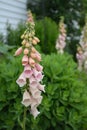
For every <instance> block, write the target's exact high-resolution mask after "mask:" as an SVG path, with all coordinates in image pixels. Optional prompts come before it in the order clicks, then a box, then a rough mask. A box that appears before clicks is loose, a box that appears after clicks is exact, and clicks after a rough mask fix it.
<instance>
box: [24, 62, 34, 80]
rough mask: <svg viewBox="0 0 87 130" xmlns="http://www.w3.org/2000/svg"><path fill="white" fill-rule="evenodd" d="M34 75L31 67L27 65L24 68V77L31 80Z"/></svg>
mask: <svg viewBox="0 0 87 130" xmlns="http://www.w3.org/2000/svg"><path fill="white" fill-rule="evenodd" d="M32 74H33V71H32V70H31V67H30V66H29V65H28V64H27V65H26V66H25V67H24V75H25V77H26V78H30V77H31V76H32Z"/></svg>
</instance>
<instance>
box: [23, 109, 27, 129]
mask: <svg viewBox="0 0 87 130" xmlns="http://www.w3.org/2000/svg"><path fill="white" fill-rule="evenodd" d="M26 111H27V108H26V107H24V117H23V130H26Z"/></svg>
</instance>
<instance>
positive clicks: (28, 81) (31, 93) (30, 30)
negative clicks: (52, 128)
mask: <svg viewBox="0 0 87 130" xmlns="http://www.w3.org/2000/svg"><path fill="white" fill-rule="evenodd" d="M34 27H35V24H34V20H33V16H32V13H31V12H30V11H29V12H28V19H27V21H26V30H25V32H24V34H23V35H22V36H21V38H22V46H21V47H19V48H18V49H17V50H16V52H15V56H18V55H20V54H21V53H23V58H22V65H23V67H24V70H23V72H22V73H21V74H20V76H19V78H18V79H17V80H16V83H17V84H18V85H19V86H20V87H22V88H23V89H24V93H23V99H22V102H21V103H22V104H23V105H24V106H25V107H30V113H31V114H32V115H33V116H34V118H36V117H37V116H38V114H39V113H40V112H39V111H38V109H37V107H38V106H39V104H41V101H42V96H41V92H42V91H43V92H45V90H44V86H45V85H42V84H41V81H42V79H43V66H41V65H40V64H39V62H40V61H41V54H40V53H39V52H38V51H37V50H36V49H35V45H37V43H39V42H40V40H39V39H38V38H37V37H36V36H35V29H34Z"/></svg>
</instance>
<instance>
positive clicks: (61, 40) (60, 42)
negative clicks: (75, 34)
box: [55, 17, 66, 54]
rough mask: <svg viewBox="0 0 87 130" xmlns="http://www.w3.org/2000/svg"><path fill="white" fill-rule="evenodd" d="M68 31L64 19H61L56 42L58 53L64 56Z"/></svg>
mask: <svg viewBox="0 0 87 130" xmlns="http://www.w3.org/2000/svg"><path fill="white" fill-rule="evenodd" d="M65 40H66V29H65V24H64V18H63V17H61V20H60V23H59V35H58V38H57V40H56V46H55V47H56V50H57V52H58V53H61V54H63V53H64V48H65V46H66V41H65Z"/></svg>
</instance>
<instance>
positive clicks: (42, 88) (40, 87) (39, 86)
mask: <svg viewBox="0 0 87 130" xmlns="http://www.w3.org/2000/svg"><path fill="white" fill-rule="evenodd" d="M44 87H45V85H42V84H39V85H38V89H39V90H41V91H43V92H45V90H44Z"/></svg>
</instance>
